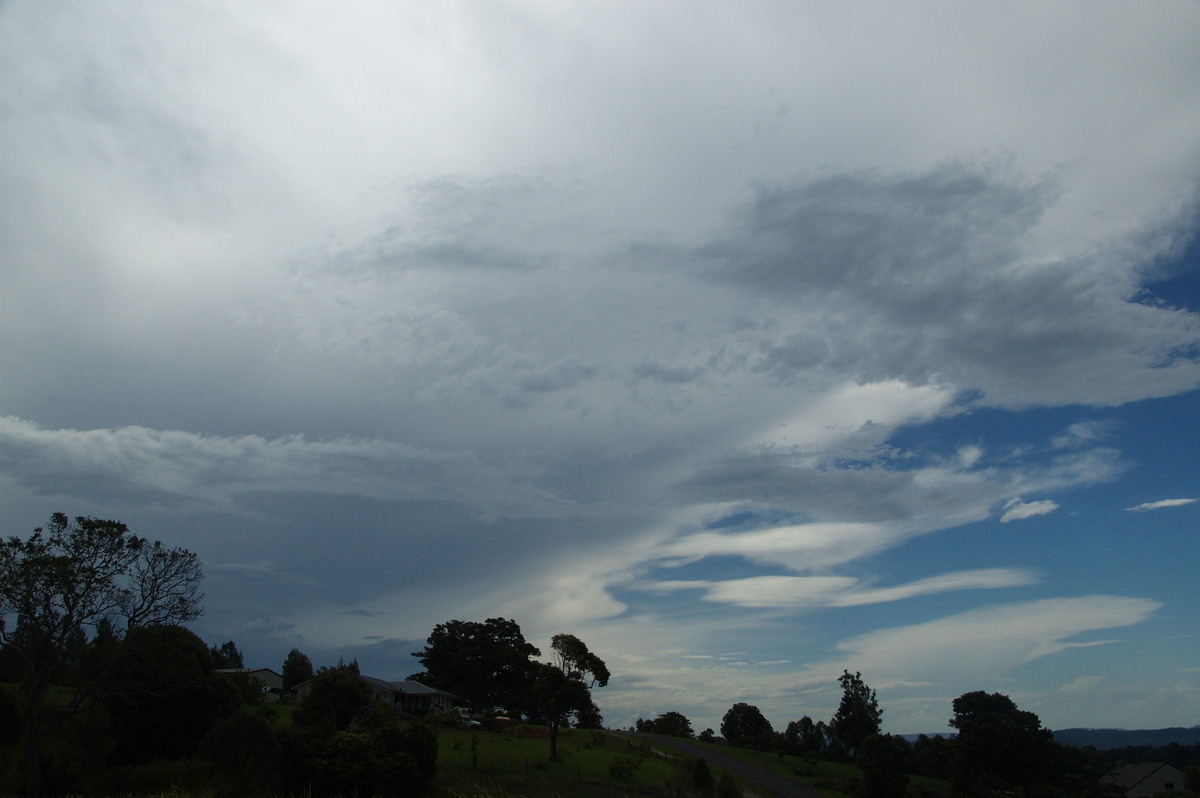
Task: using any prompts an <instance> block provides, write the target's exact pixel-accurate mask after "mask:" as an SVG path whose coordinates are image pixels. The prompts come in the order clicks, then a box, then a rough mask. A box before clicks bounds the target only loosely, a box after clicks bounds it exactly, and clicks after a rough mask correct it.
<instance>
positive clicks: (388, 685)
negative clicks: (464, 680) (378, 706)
mask: <svg viewBox="0 0 1200 798" xmlns="http://www.w3.org/2000/svg"><path fill="white" fill-rule="evenodd" d="M358 678H359V679H361V680H362V681H364V682H366V683H367V685H368V686H369V687H370V688H371V690H372V691H374V693H375V700H376V701H379V702H380V703H382V704H386V705H387V706H392V707H396V709H398V710H400V712H401V713H402V714H404V715H413V716H419V715H432V714H437V713H440V712H449V711H450V710H451V709H453V708H454V707H455V706H456V705H457V704H461V703H462V699H460V698H459V697H458V696H456V695H454V694H453V693H447V692H446V691H445V690H439V689H437V688H436V687H428V686H426V685H423V684H421V683H420V682H414V681H412V680H411V679H409V680H405V681H399V682H389V681H385V680H383V679H376V678H375V677H373V676H362V675H360V676H359V677H358ZM311 685H312V682H305V683H304V684H300V685H297V686H296V690H295V692H296V698H297V700H301V701H302V700H304V697H305V696H306V695H308V691H309V689H311Z"/></svg>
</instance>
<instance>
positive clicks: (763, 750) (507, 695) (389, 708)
mask: <svg viewBox="0 0 1200 798" xmlns="http://www.w3.org/2000/svg"><path fill="white" fill-rule="evenodd" d="M201 576H202V575H201V571H200V565H199V560H198V558H197V557H196V556H195V555H194V554H192V553H191V552H188V551H186V550H184V549H170V548H167V547H165V546H163V545H162V544H161V543H158V542H154V543H151V542H150V541H147V540H145V539H142V538H138V537H136V536H134V535H132V534H130V533H129V530H128V529H127V528H125V526H124V525H123V524H120V523H119V522H114V521H100V520H96V519H91V518H76V519H74V520H70V519H68V518H67V517H66V516H63V515H61V514H56V515H54V516H53V517H52V518H51V522H50V524H49V525H47V527H45V528H42V529H38V530H35V532H34V534H33V535H31V536H30V537H29V538H27V539H20V538H9V539H8V540H5V541H0V796H16V795H25V796H27V797H28V798H37V797H38V796H43V795H47V796H67V795H71V796H83V795H96V796H112V797H113V798H116V797H118V796H120V797H121V798H134V796H147V797H150V798H165V797H166V796H173V797H174V798H193V797H194V798H224V797H225V796H229V797H230V798H233V797H234V796H238V797H244V798H255V797H256V796H261V797H262V798H292V797H293V796H294V797H295V798H339V797H341V796H345V797H346V798H350V797H351V796H354V798H372V797H374V796H380V797H385V796H422V795H440V796H455V797H457V798H466V797H467V796H470V797H471V798H492V797H493V796H495V797H496V798H500V797H501V796H503V797H504V798H516V797H517V796H527V797H528V798H534V797H535V796H583V797H584V798H587V797H588V796H597V798H600V796H618V795H620V796H626V795H653V796H664V797H665V796H676V797H677V798H686V797H687V796H694V797H697V798H698V797H701V796H702V797H704V798H716V797H717V796H719V797H720V798H731V797H732V796H742V795H744V794H746V792H747V791H750V792H751V794H753V790H754V788H753V786H752V783H750V782H747V781H739V778H737V777H735V776H734V775H733V774H732V773H731V772H730V771H729V770H723V769H720V768H716V767H713V766H712V765H711V764H710V761H709V760H710V758H711V760H712V761H720V762H721V763H722V764H723V765H725V766H726V767H727V768H729V769H731V770H736V771H738V772H739V773H741V774H742V776H743V777H744V778H749V779H752V778H753V775H754V774H753V773H749V772H743V771H744V769H743V768H742V767H741V766H740V765H738V763H737V762H728V761H726V760H725V759H724V758H723V757H724V756H729V755H732V756H734V757H736V758H737V759H739V760H742V761H743V762H748V763H750V764H752V765H754V766H755V767H756V768H758V769H760V770H763V771H767V772H769V773H773V774H775V775H776V776H780V777H783V778H785V779H788V780H790V781H792V782H795V783H798V784H804V785H806V788H805V789H808V790H811V791H814V792H816V793H817V794H820V795H823V796H830V797H831V798H837V797H838V796H841V797H843V798H929V797H930V796H952V797H958V796H961V797H963V798H997V797H998V796H1024V797H1025V798H1093V797H1096V798H1099V797H1100V796H1108V795H1122V794H1124V793H1123V791H1122V789H1121V788H1119V787H1117V786H1116V785H1113V784H1108V783H1105V779H1104V777H1105V776H1106V774H1108V773H1110V772H1111V771H1112V769H1113V768H1114V767H1115V766H1118V765H1128V764H1131V763H1139V762H1149V761H1161V762H1167V763H1170V764H1171V765H1172V766H1174V767H1175V768H1178V770H1177V771H1173V772H1175V773H1178V774H1179V776H1178V778H1177V780H1178V781H1179V782H1180V783H1178V784H1172V785H1171V787H1172V789H1171V791H1170V793H1169V794H1170V795H1172V796H1186V795H1189V794H1193V793H1189V792H1186V791H1185V790H1193V791H1200V770H1198V769H1197V767H1198V766H1200V745H1192V746H1182V745H1169V746H1166V747H1164V748H1158V749H1156V748H1150V747H1144V746H1143V747H1139V748H1133V747H1128V748H1124V749H1116V750H1113V751H1109V752H1107V753H1100V752H1097V751H1095V750H1094V749H1090V750H1089V749H1087V748H1074V747H1068V746H1065V745H1061V744H1059V743H1057V742H1055V741H1054V739H1053V736H1052V734H1051V733H1050V732H1049V731H1048V730H1046V729H1043V728H1042V726H1041V722H1040V720H1039V719H1038V717H1037V716H1036V715H1035V714H1033V713H1031V712H1026V711H1022V710H1020V709H1019V708H1018V707H1017V706H1016V704H1015V703H1014V702H1013V701H1012V700H1010V699H1009V698H1008V697H1007V696H1005V695H1002V694H999V693H987V692H984V691H975V692H970V693H966V694H964V695H962V696H960V697H959V698H957V699H955V700H954V701H953V704H952V706H951V707H950V708H949V710H950V712H951V713H952V718H951V720H950V724H951V725H952V726H953V727H954V728H955V729H956V731H957V734H956V735H954V736H953V737H951V738H944V737H941V736H935V737H926V736H922V737H920V738H919V739H917V740H916V741H915V742H911V743H910V742H909V741H907V740H905V739H904V738H901V737H897V736H893V735H887V734H883V733H881V725H880V719H881V717H882V714H883V709H882V708H881V707H880V706H879V703H878V700H877V698H876V694H875V691H874V690H872V689H871V688H870V687H869V686H868V685H867V684H866V683H865V682H864V680H863V678H862V675H861V674H859V673H854V674H851V673H850V672H848V671H847V672H845V673H843V674H842V676H841V677H840V679H839V682H840V684H841V687H842V700H841V703H840V705H839V707H838V710H837V712H836V713H835V714H834V716H833V717H832V718H830V719H829V720H828V721H824V720H821V721H814V720H813V719H812V718H809V717H804V718H801V719H799V720H796V721H793V722H791V723H789V724H788V725H787V727H786V729H784V730H783V731H782V732H779V731H776V730H775V729H773V728H772V726H771V724H770V723H769V722H768V721H767V720H766V718H765V717H764V716H763V715H762V713H761V712H760V711H759V710H758V708H757V707H755V706H753V705H750V704H746V703H737V704H734V705H733V706H732V707H730V709H729V711H728V712H726V713H725V716H724V718H723V719H722V722H721V728H720V736H718V735H717V733H716V732H714V731H713V730H712V729H704V730H703V731H701V732H700V733H699V734H696V732H695V731H694V729H693V728H692V725H691V722H690V721H689V720H688V718H687V717H685V716H684V715H683V714H681V713H679V712H667V713H664V714H662V715H659V716H658V717H656V718H652V719H644V720H639V721H638V722H637V724H636V726H635V728H634V729H632V730H630V731H632V732H635V734H629V733H624V734H621V733H613V732H609V731H606V730H603V729H602V728H601V727H602V723H603V721H602V718H601V716H600V712H599V710H598V709H597V707H596V705H595V703H594V702H593V701H592V698H591V691H592V690H593V689H595V688H597V687H603V686H604V685H605V684H607V682H608V681H609V678H610V674H609V671H608V668H607V666H606V665H605V663H604V661H603V660H602V659H601V658H600V657H599V656H597V655H596V654H595V653H593V652H591V651H590V650H589V649H588V647H587V645H586V644H584V642H583V641H581V640H579V639H578V638H577V637H575V636H573V635H570V634H560V635H556V636H555V637H554V638H553V642H552V644H551V651H550V652H549V659H550V661H548V662H542V661H539V660H537V659H536V658H537V657H540V656H541V652H540V651H539V650H538V649H537V648H536V647H535V646H532V645H530V644H529V643H528V642H527V641H526V640H525V639H524V637H523V635H522V634H521V630H520V627H519V626H518V625H517V624H516V622H515V621H512V620H508V619H504V618H490V619H488V620H486V621H483V622H472V621H459V620H453V621H448V622H446V623H443V624H439V625H438V626H437V627H435V628H434V630H433V632H432V633H431V634H430V635H429V638H428V640H427V643H426V645H425V647H424V648H423V649H422V650H421V651H419V652H415V653H414V654H413V656H414V657H415V658H416V659H417V661H418V662H419V663H420V665H421V667H422V668H423V670H422V671H420V672H418V673H416V674H413V675H412V676H411V677H410V680H412V681H415V682H419V683H420V685H422V686H423V687H422V688H421V689H422V690H423V691H425V693H427V694H429V695H433V696H435V697H436V698H437V700H438V703H436V704H431V705H423V706H422V707H420V708H414V707H413V706H405V705H404V704H403V703H397V699H396V696H395V694H394V693H389V692H388V690H387V689H386V688H387V686H388V685H394V684H397V683H387V682H381V681H380V680H378V679H370V678H367V677H365V676H364V675H363V674H361V673H359V669H358V666H357V664H356V663H354V662H351V663H344V662H339V663H338V664H337V665H334V666H325V667H321V668H318V669H316V670H315V671H314V668H313V666H312V663H311V662H310V661H309V659H308V657H306V656H305V655H304V654H303V653H301V652H300V651H298V650H295V649H293V650H292V651H291V652H290V653H289V654H288V655H287V657H286V658H285V659H284V661H283V663H282V666H281V674H274V676H275V678H277V679H279V682H278V684H279V685H281V686H273V685H271V684H268V683H266V682H263V681H260V680H258V679H256V678H255V677H254V676H253V675H252V674H251V673H250V672H248V671H246V669H245V668H244V664H245V663H244V662H243V657H242V654H241V652H240V651H239V650H238V648H237V645H236V644H235V643H234V642H233V641H226V642H225V643H222V644H221V645H219V646H209V645H207V644H206V643H205V642H204V641H202V640H200V639H199V638H198V637H197V636H196V635H195V634H193V633H192V632H191V631H189V630H188V629H187V628H185V627H184V626H183V625H182V624H183V623H185V622H187V621H189V620H192V619H194V618H195V617H197V616H198V615H199V613H200V601H201V599H202V595H201V593H200V590H199V586H200V580H201ZM406 683H409V682H406ZM381 686H382V688H384V689H382V690H381ZM429 688H433V689H432V690H430V689H429ZM636 732H640V733H643V734H653V735H666V736H667V737H672V738H681V739H686V740H689V741H692V742H693V743H694V744H695V746H696V747H695V748H691V747H689V748H688V750H687V752H686V753H680V752H679V751H675V750H672V749H671V748H670V747H667V746H663V745H660V744H658V743H656V742H654V741H653V740H648V739H646V738H644V737H642V736H641V735H638V734H636ZM706 752H711V754H706ZM1173 778H1175V777H1174V776H1173ZM759 794H763V793H759Z"/></svg>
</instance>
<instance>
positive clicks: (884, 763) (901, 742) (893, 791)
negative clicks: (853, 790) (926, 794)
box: [857, 734, 912, 798]
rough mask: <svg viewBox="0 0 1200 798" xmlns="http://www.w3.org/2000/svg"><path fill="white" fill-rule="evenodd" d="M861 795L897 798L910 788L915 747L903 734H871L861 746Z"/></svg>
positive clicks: (859, 755) (871, 797)
mask: <svg viewBox="0 0 1200 798" xmlns="http://www.w3.org/2000/svg"><path fill="white" fill-rule="evenodd" d="M857 760H858V767H859V769H860V770H862V774H863V782H862V783H863V786H862V798H896V796H902V795H904V793H905V792H906V791H907V790H908V776H907V775H906V774H907V773H908V770H909V768H910V766H911V764H912V749H911V748H910V747H909V745H908V741H907V740H905V739H904V738H903V737H894V736H892V735H890V734H872V735H871V736H870V737H868V738H867V739H865V740H863V741H862V744H861V745H859V747H858V756H857Z"/></svg>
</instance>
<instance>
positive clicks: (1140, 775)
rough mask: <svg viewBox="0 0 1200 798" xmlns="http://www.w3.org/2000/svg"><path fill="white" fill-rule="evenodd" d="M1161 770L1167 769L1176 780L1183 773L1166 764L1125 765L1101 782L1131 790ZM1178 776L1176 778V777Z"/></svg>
mask: <svg viewBox="0 0 1200 798" xmlns="http://www.w3.org/2000/svg"><path fill="white" fill-rule="evenodd" d="M1163 768H1169V769H1170V770H1171V771H1172V774H1171V775H1172V776H1174V777H1176V778H1178V776H1182V775H1183V771H1181V770H1179V768H1177V767H1175V766H1174V765H1168V764H1167V763H1166V762H1138V763H1137V764H1134V765H1125V766H1124V767H1120V768H1117V769H1116V770H1115V771H1113V772H1112V773H1110V774H1108V775H1107V776H1105V777H1104V779H1103V781H1105V782H1107V783H1109V784H1116V785H1118V786H1120V787H1124V788H1125V789H1126V790H1130V789H1133V788H1134V787H1136V786H1137V785H1139V784H1141V783H1142V782H1143V781H1145V780H1146V779H1148V778H1150V777H1151V776H1153V775H1154V774H1155V773H1157V772H1159V771H1160V770H1162V769H1163ZM1176 774H1178V776H1176Z"/></svg>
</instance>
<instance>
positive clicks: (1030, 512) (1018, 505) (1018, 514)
mask: <svg viewBox="0 0 1200 798" xmlns="http://www.w3.org/2000/svg"><path fill="white" fill-rule="evenodd" d="M1057 509H1058V502H1056V501H1051V500H1050V499H1042V500H1041V501H1036V502H1024V501H1021V500H1020V499H1013V500H1011V501H1010V502H1008V504H1006V505H1005V506H1004V514H1003V515H1001V516H1000V523H1002V524H1007V523H1008V522H1009V521H1020V520H1021V519H1022V518H1033V517H1035V516H1039V515H1049V514H1050V513H1052V512H1054V511H1055V510H1057Z"/></svg>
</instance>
